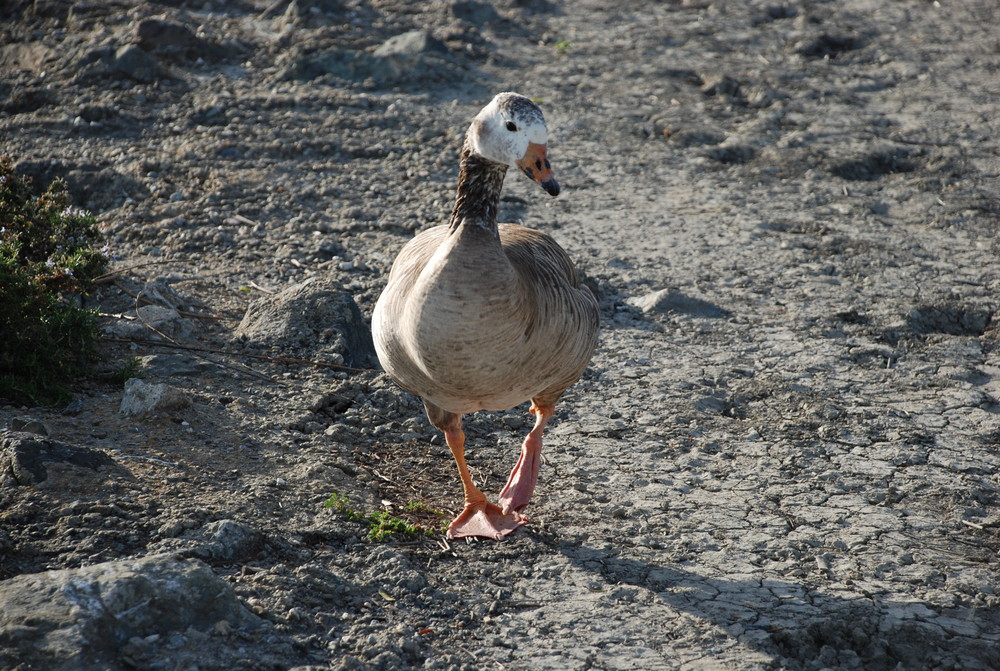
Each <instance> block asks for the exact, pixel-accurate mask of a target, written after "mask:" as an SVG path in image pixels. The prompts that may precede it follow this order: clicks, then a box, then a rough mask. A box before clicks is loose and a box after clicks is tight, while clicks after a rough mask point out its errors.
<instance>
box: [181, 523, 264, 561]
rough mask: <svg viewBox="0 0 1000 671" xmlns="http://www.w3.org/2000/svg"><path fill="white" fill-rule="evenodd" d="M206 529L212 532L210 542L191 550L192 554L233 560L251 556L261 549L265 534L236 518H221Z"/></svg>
mask: <svg viewBox="0 0 1000 671" xmlns="http://www.w3.org/2000/svg"><path fill="white" fill-rule="evenodd" d="M204 531H205V532H207V533H209V534H211V537H210V539H209V542H208V543H207V544H205V545H201V546H199V547H197V548H196V549H194V550H193V551H191V553H190V554H191V555H192V556H195V557H201V558H203V559H225V560H233V559H240V558H245V557H249V556H251V555H253V554H255V553H256V552H257V551H259V550H260V549H261V547H262V546H263V544H264V540H265V537H264V534H263V533H261V532H260V531H258V530H257V529H254V528H253V527H249V526H247V525H245V524H242V523H240V522H236V521H234V520H219V521H218V522H212V523H210V524H207V525H205V528H204Z"/></svg>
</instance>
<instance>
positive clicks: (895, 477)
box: [0, 0, 1000, 671]
mask: <svg viewBox="0 0 1000 671" xmlns="http://www.w3.org/2000/svg"><path fill="white" fill-rule="evenodd" d="M11 4H12V5H13V7H10V5H11ZM293 4H294V3H293ZM222 5H223V3H218V2H215V3H212V2H204V3H202V2H201V1H200V0H191V1H189V2H185V1H183V0H180V1H170V2H166V1H165V2H162V3H138V2H133V1H132V0H118V1H116V2H109V3H87V4H83V3H69V2H62V1H59V0H48V1H45V2H21V3H8V9H5V10H0V11H2V13H3V17H2V18H3V23H2V28H0V35H2V39H0V45H2V46H0V137H2V139H3V149H4V150H5V151H8V152H10V153H11V154H13V155H14V157H15V158H16V160H17V161H18V163H19V164H20V165H21V167H22V168H23V169H24V170H26V171H28V172H30V173H31V174H34V175H36V176H37V177H38V178H39V179H40V180H44V179H48V178H51V177H54V176H64V177H66V178H67V180H68V181H69V184H70V187H71V189H72V191H73V193H74V195H75V197H76V200H77V203H78V204H80V205H82V206H84V207H87V208H90V209H92V210H94V211H95V212H98V213H99V214H100V219H101V221H102V222H103V226H104V228H105V230H106V232H107V236H108V240H109V243H110V244H111V247H112V249H113V251H114V253H115V254H117V256H118V261H117V262H116V267H117V268H122V269H124V268H127V267H133V266H139V267H134V268H132V269H131V270H127V271H124V272H123V273H122V274H121V275H120V276H119V280H120V282H119V284H120V286H118V285H106V286H104V287H102V288H101V290H100V292H99V293H98V295H96V296H95V297H93V298H92V303H91V304H92V305H95V306H98V307H99V308H100V309H101V312H102V313H103V314H105V315H107V316H106V317H105V318H104V322H103V323H104V325H105V326H106V327H107V329H108V333H109V334H117V336H115V337H117V338H118V339H117V340H114V341H112V340H109V341H108V342H107V343H105V345H104V353H105V356H106V357H107V362H106V363H105V364H103V365H104V366H105V367H107V368H115V367H119V366H122V365H124V363H125V362H126V361H127V360H128V359H129V358H130V357H133V356H135V357H146V356H149V355H158V358H154V359H151V360H150V359H146V361H147V363H148V365H147V367H146V369H145V371H144V375H145V377H146V379H147V380H148V381H150V382H166V383H168V384H169V385H170V386H171V387H173V388H176V389H178V390H181V391H182V392H184V393H185V394H187V396H188V398H189V399H191V400H193V404H192V405H190V406H189V407H187V408H182V409H179V410H175V411H172V412H169V413H162V414H161V415H158V416H153V417H146V418H136V417H125V416H123V415H121V414H120V413H119V404H120V402H121V398H122V393H123V391H122V389H121V388H120V387H119V386H113V385H111V384H109V383H106V382H100V381H98V380H93V381H90V382H87V383H85V384H83V385H81V387H80V388H79V389H77V390H76V392H77V400H76V401H74V403H72V404H71V405H70V406H69V407H68V408H65V409H63V408H60V409H40V408H20V407H14V406H10V405H7V406H0V424H3V425H10V424H11V422H12V421H13V420H14V419H15V418H18V417H22V416H28V417H30V418H33V419H37V420H40V421H41V422H43V423H44V424H45V425H46V426H47V427H48V428H49V430H50V433H51V435H52V437H53V438H54V439H56V440H58V441H61V442H63V443H67V444H70V445H74V446H79V447H84V448H90V449H94V450H98V451H101V452H103V453H105V454H107V455H109V456H111V457H112V458H113V459H114V460H115V462H116V465H117V466H118V469H111V470H104V471H101V472H100V473H91V474H90V475H86V474H77V475H73V472H74V471H73V469H69V475H66V474H64V475H63V479H61V480H59V481H58V483H50V485H49V486H45V485H44V483H43V484H42V485H38V486H6V487H3V488H0V524H2V527H0V579H7V578H11V577H13V576H18V575H21V574H26V573H33V572H40V571H46V570H49V569H56V568H60V569H62V568H74V567H81V566H86V565H91V564H95V563H99V562H105V561H109V560H113V559H119V558H125V557H142V556H147V555H151V554H154V553H158V552H165V551H174V550H176V551H178V552H185V551H188V550H190V548H191V547H194V546H195V545H197V544H198V543H203V542H204V541H205V538H206V534H208V531H206V529H207V528H212V527H210V526H209V525H210V524H211V523H213V522H218V521H219V520H223V519H231V520H236V521H238V522H241V523H243V524H244V525H246V526H247V527H250V528H252V529H256V530H259V531H260V532H261V533H262V534H263V537H262V538H263V539H262V540H260V541H259V542H257V543H254V544H252V547H249V548H243V551H241V552H239V553H237V556H235V557H230V558H216V559H211V558H209V559H207V560H206V561H209V563H210V565H211V566H212V569H213V570H214V571H215V572H216V573H217V574H218V575H219V576H222V577H224V578H225V579H226V580H228V581H229V582H230V583H232V585H233V586H234V589H235V590H236V593H237V594H238V595H239V596H240V597H241V598H242V599H243V600H244V601H245V603H246V604H247V606H248V608H250V609H251V610H252V611H253V612H255V613H256V614H257V615H259V616H261V617H262V618H264V619H265V620H267V621H268V622H270V623H271V624H270V625H269V626H268V627H266V628H265V629H264V630H263V632H264V633H261V632H260V631H258V632H257V633H247V634H245V635H242V636H237V635H236V634H232V635H230V636H229V637H225V636H212V637H211V638H209V637H206V636H204V635H196V634H197V632H190V631H189V632H179V633H174V634H172V635H168V634H170V632H164V635H163V636H162V637H160V638H158V639H157V638H156V637H152V638H150V639H143V640H137V641H132V642H131V643H130V647H129V648H128V649H127V650H125V651H123V652H122V657H121V658H120V659H112V660H108V661H107V662H106V666H105V667H102V668H135V667H138V668H164V669H202V670H204V669H233V668H241V669H288V668H292V667H296V666H307V665H315V666H316V667H317V668H327V667H333V668H344V669H353V668H373V669H396V668H429V669H522V668H531V669H674V668H691V669H708V668H713V669H714V668H724V669H736V670H740V671H743V670H750V669H820V668H845V669H869V670H871V669H876V670H877V669H897V668H906V669H918V668H926V669H988V668H997V665H998V662H997V660H998V659H1000V575H998V573H997V567H998V560H1000V557H998V550H1000V539H998V535H997V534H998V528H1000V497H998V494H1000V483H998V481H997V473H998V467H1000V414H998V412H1000V403H998V400H997V399H998V397H1000V350H998V342H997V335H998V333H997V330H996V328H995V323H994V321H993V315H994V313H995V311H996V309H997V305H998V299H997V296H998V289H1000V261H998V255H997V253H998V224H1000V200H998V196H997V194H998V191H1000V182H998V173H1000V153H998V141H997V138H998V137H1000V124H998V122H997V101H998V100H1000V40H998V38H997V33H996V28H995V25H996V19H997V18H998V17H997V9H996V5H995V3H994V2H993V0H969V1H968V2H961V3H935V2H927V1H925V0H901V1H899V2H892V3H886V2H880V1H878V0H851V1H848V2H837V3H833V2H805V1H792V2H771V1H768V2H756V1H755V2H738V1H735V0H732V1H730V0H720V1H717V2H697V1H692V2H686V1H684V2H657V3H647V2H623V3H604V2H592V1H589V0H588V1H583V2H549V1H547V0H500V1H498V2H497V3H495V4H494V5H492V6H491V5H487V4H484V3H475V2H429V3H424V2H402V1H400V0H382V1H378V2H376V1H375V0H371V1H369V0H344V1H343V2H335V1H333V0H330V1H325V0H313V1H303V2H298V3H297V4H295V5H294V7H292V8H291V9H288V4H287V3H284V2H281V3H273V4H272V3H270V2H265V1H264V0H243V1H241V2H237V3H225V6H226V8H225V9H220V7H221V6H222ZM609 7H614V8H613V9H609ZM286 10H287V11H286ZM154 18H155V19H157V20H163V21H169V22H172V23H170V24H169V25H172V26H177V25H180V26H185V27H187V28H188V29H189V30H188V31H187V32H183V31H180V32H176V28H174V30H175V32H174V33H169V31H166V32H167V35H166V37H163V32H164V30H165V29H164V30H161V31H160V32H156V31H153V34H151V35H150V34H145V35H144V34H143V33H142V30H140V29H139V27H140V26H141V25H142V24H143V22H144V21H148V20H150V19H154ZM163 25H165V24H163V23H155V22H154V23H147V24H146V29H147V32H149V30H151V28H150V26H152V27H153V28H156V27H157V26H159V27H160V28H161V29H162V28H163ZM414 29H423V30H426V31H427V32H429V33H430V34H431V35H432V36H433V37H434V38H435V39H436V40H438V41H439V42H432V43H430V44H429V45H427V46H425V47H424V49H423V51H419V52H418V53H416V55H414V56H410V57H406V58H399V59H395V60H392V59H385V58H381V57H377V56H375V49H376V48H377V47H378V46H379V45H380V44H382V43H383V42H384V41H385V40H387V39H388V38H390V37H392V36H394V35H397V34H401V33H405V32H407V31H410V30H414ZM129 44H139V48H140V50H141V53H140V52H139V51H136V50H134V49H133V50H131V51H129V50H127V49H123V48H124V47H126V46H127V45H129ZM345 64H346V65H345ZM502 90H516V91H519V92H521V93H524V94H526V95H529V96H531V97H533V98H535V99H536V100H538V101H540V104H541V105H542V107H543V109H544V111H545V113H546V115H547V119H548V121H549V126H550V131H551V135H552V141H551V143H550V152H551V154H550V157H551V159H552V163H553V167H554V169H555V170H556V174H557V176H558V178H559V180H560V182H561V184H562V186H563V193H562V195H560V196H559V197H558V198H557V199H551V198H549V197H548V196H547V195H545V194H544V193H542V192H541V191H540V190H538V189H537V187H536V186H535V185H533V184H531V183H529V182H528V181H527V180H524V179H522V178H520V177H519V176H517V175H513V174H511V175H510V176H509V178H508V184H507V186H506V195H505V197H504V200H503V203H502V213H501V214H502V216H501V218H502V219H503V220H520V221H523V222H524V223H525V224H527V225H529V226H533V227H537V228H539V229H542V230H545V231H547V232H549V233H550V234H552V235H553V236H554V237H555V238H556V239H557V240H559V242H560V243H561V244H562V245H563V246H564V247H565V248H566V249H567V251H568V252H569V253H570V255H571V256H572V257H573V258H574V259H575V260H576V262H577V263H578V265H579V267H580V269H581V270H582V271H583V272H584V273H585V275H586V276H587V278H588V282H589V283H590V284H591V286H593V287H594V288H595V289H596V290H597V292H598V294H599V297H600V300H601V304H602V310H603V332H602V337H601V342H600V346H599V349H598V352H597V354H596V355H595V357H594V360H593V363H592V366H591V367H590V369H589V370H588V371H587V373H586V374H585V376H584V378H583V379H582V380H581V381H580V382H579V383H578V384H577V385H576V386H575V387H574V388H573V389H572V390H571V392H570V393H569V394H568V395H567V397H566V398H565V400H564V401H563V402H562V404H561V406H560V407H559V409H558V411H557V414H556V419H555V420H554V422H553V425H552V427H551V430H550V431H549V433H548V436H547V440H546V455H547V459H548V462H547V464H546V465H545V466H544V467H543V470H542V474H541V481H540V484H539V488H538V491H537V493H536V497H535V500H534V501H533V503H532V505H531V507H530V509H529V513H530V516H531V517H532V519H533V524H532V525H530V526H529V527H526V528H524V529H522V530H519V531H518V532H517V533H515V534H514V535H513V536H512V537H510V538H509V539H507V540H505V541H504V542H502V543H495V542H476V541H470V542H464V541H463V542H461V543H455V542H453V543H451V544H450V545H449V544H446V543H444V542H443V540H442V538H441V536H440V534H438V535H437V536H433V537H400V536H396V537H392V538H390V539H388V540H387V541H385V542H382V543H373V542H370V541H368V540H367V539H366V538H365V535H366V533H367V526H366V525H365V524H363V523H361V522H357V521H352V520H350V519H348V518H347V516H345V515H344V514H342V513H338V512H336V511H333V510H330V509H327V508H325V507H324V506H323V502H324V501H325V500H326V499H327V498H328V497H329V496H330V495H331V494H333V493H338V494H341V495H343V496H347V497H348V498H349V499H350V500H351V505H352V506H353V507H354V508H355V509H356V510H358V511H361V512H373V511H377V510H386V509H387V510H389V511H390V512H392V513H393V514H396V515H400V516H403V517H407V516H408V517H407V518H408V519H416V520H417V521H422V522H423V523H426V524H429V525H431V526H434V525H436V524H439V523H440V519H442V518H441V516H435V515H434V514H433V513H424V518H423V519H417V518H418V517H419V516H418V515H416V514H415V513H413V512H412V511H408V510H407V509H406V506H407V505H408V504H411V507H412V504H423V505H424V506H426V507H427V508H430V509H434V510H441V511H445V513H447V514H451V513H453V512H454V511H455V510H456V507H457V506H458V505H459V503H460V493H461V492H460V487H459V481H458V479H457V477H456V475H455V472H454V466H453V464H452V462H451V460H450V457H449V454H448V451H447V449H446V448H445V447H444V446H443V444H442V442H441V440H440V438H438V437H436V436H435V432H434V431H433V429H432V428H431V427H429V426H428V424H427V422H426V420H425V419H424V417H423V415H422V412H421V408H420V404H419V402H418V401H417V400H416V399H415V398H413V397H410V396H408V395H406V394H404V393H403V392H401V391H399V390H398V389H397V388H395V387H394V385H393V384H392V383H391V382H390V381H389V380H387V379H386V377H385V376H384V375H382V374H381V373H380V372H378V371H377V370H372V369H371V368H374V366H375V364H374V363H373V362H371V361H364V360H363V357H361V356H360V355H359V356H358V359H359V361H357V362H354V363H355V368H360V369H365V370H341V369H337V368H335V367H329V366H316V365H312V364H309V363H304V362H302V361H297V360H291V359H307V360H312V361H320V362H323V363H327V364H329V363H341V362H343V360H337V359H336V355H335V354H330V350H329V348H328V347H326V344H327V343H326V342H325V341H324V342H319V341H320V340H323V337H326V336H322V337H317V338H302V339H299V340H297V341H294V342H293V341H289V342H286V343H281V342H278V343H268V345H267V346H262V345H260V344H259V343H257V344H255V343H254V342H253V341H252V340H253V339H252V338H249V339H248V338H239V337H236V336H234V333H235V332H236V329H237V327H238V325H239V323H240V321H241V319H242V318H243V316H244V313H245V312H246V310H247V306H248V304H249V303H250V301H252V300H258V299H264V298H267V297H268V296H269V295H270V294H269V293H268V292H273V291H279V290H281V289H283V288H286V287H288V286H290V285H292V284H296V283H299V282H302V281H303V280H305V279H307V278H309V277H317V278H325V279H332V280H335V281H337V282H339V283H340V284H341V285H342V286H343V287H344V288H345V289H346V290H347V291H348V292H349V293H350V294H351V295H352V296H353V298H354V300H355V301H356V302H357V305H358V306H359V307H360V310H361V313H362V315H363V316H364V318H365V319H367V318H368V317H370V314H371V310H372V307H373V305H374V302H375V299H376V298H377V296H378V294H379V291H380V289H381V287H382V286H383V284H384V281H385V277H386V274H387V271H388V268H389V265H390V264H391V261H392V258H393V256H394V254H395V252H396V251H397V250H398V249H399V248H400V247H401V246H402V245H403V243H404V242H405V241H406V240H408V239H409V238H410V237H411V236H412V235H413V234H414V232H415V231H417V230H420V229H422V228H424V227H427V226H431V225H435V224H438V223H441V222H442V221H443V220H444V219H445V218H446V217H447V214H448V211H449V207H450V199H451V197H452V194H453V189H454V182H455V179H456V174H457V153H458V147H459V144H460V140H461V136H462V134H463V132H464V130H465V127H466V124H467V122H468V120H469V119H470V118H471V117H472V116H473V115H474V114H475V113H476V111H478V109H479V108H480V107H481V106H482V105H483V104H484V103H485V102H486V101H488V100H489V99H490V98H491V97H492V95H493V94H494V93H496V92H498V91H502ZM140 264H149V265H140ZM158 278H160V279H162V280H163V282H166V283H168V284H169V285H170V288H171V289H172V290H173V291H174V292H175V296H177V297H180V298H179V299H180V300H182V302H183V304H184V306H185V307H186V308H187V311H188V312H190V313H196V314H198V315H201V316H199V317H185V318H183V319H181V320H178V321H175V322H174V323H173V326H174V327H177V328H176V330H175V331H173V332H172V333H169V334H167V335H170V336H171V338H172V342H166V341H164V340H163V339H162V338H161V337H160V336H158V335H157V334H155V333H152V332H150V331H148V329H145V327H144V326H143V325H142V322H137V321H135V320H133V321H130V320H129V317H133V316H134V314H135V312H134V307H135V299H134V298H132V297H131V296H129V295H128V294H126V293H125V290H126V289H128V290H130V291H132V293H136V290H137V289H138V288H141V287H142V286H143V283H145V282H147V281H151V280H155V279H158ZM163 282H161V286H162V284H163ZM208 315H210V316H211V318H209V317H208ZM135 326H138V330H136V329H135V328H132V327H135ZM129 329H131V330H129ZM319 333H320V334H321V335H322V334H323V332H322V331H319ZM326 335H329V334H326ZM122 340H131V341H133V342H122ZM157 343H158V344H157ZM179 345H183V346H186V347H189V348H191V347H197V348H199V350H198V351H194V350H191V349H187V350H185V349H180V348H179V347H178V346H179ZM223 352H227V353H223ZM250 354H258V355H261V356H264V355H266V356H269V357H271V358H251V357H250V356H248V355H250ZM348 354H350V353H348ZM167 355H170V356H167ZM275 357H286V359H285V360H278V359H276V358H275ZM348 358H349V357H348ZM528 417H529V416H528V414H527V409H526V406H525V407H521V408H516V409H514V410H512V411H510V412H506V413H479V414H478V415H476V416H472V417H469V418H468V420H467V427H468V433H469V437H470V441H469V458H470V465H471V466H472V468H473V470H474V474H475V476H476V477H477V478H478V479H479V481H480V482H482V483H484V484H483V486H484V488H485V489H486V490H487V491H488V492H493V493H494V494H495V492H496V491H497V490H498V489H499V487H500V485H501V484H502V482H503V480H504V479H505V478H506V475H507V473H508V471H509V469H510V467H511V466H512V464H513V463H514V460H515V458H516V452H517V449H518V445H519V442H520V440H521V438H522V436H523V434H524V433H525V432H526V431H527V428H528V426H529V422H528ZM78 470H79V469H78ZM84 470H86V469H84ZM203 556H204V555H203ZM129 665H132V666H129Z"/></svg>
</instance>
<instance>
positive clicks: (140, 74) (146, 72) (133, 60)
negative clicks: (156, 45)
mask: <svg viewBox="0 0 1000 671" xmlns="http://www.w3.org/2000/svg"><path fill="white" fill-rule="evenodd" d="M112 67H113V69H114V70H115V71H116V72H120V73H121V74H123V75H125V76H126V77H128V78H130V79H134V80H135V81H137V82H140V83H142V84H151V83H153V82H155V81H156V80H157V79H160V78H161V77H163V76H164V75H165V74H166V71H165V70H164V69H163V68H162V67H160V64H159V63H158V62H157V60H156V59H155V58H153V57H152V56H150V55H149V54H148V53H146V52H145V51H143V50H142V49H140V48H139V47H137V46H136V45H134V44H127V45H125V46H123V47H121V48H119V49H118V50H117V51H115V57H114V61H113V66H112Z"/></svg>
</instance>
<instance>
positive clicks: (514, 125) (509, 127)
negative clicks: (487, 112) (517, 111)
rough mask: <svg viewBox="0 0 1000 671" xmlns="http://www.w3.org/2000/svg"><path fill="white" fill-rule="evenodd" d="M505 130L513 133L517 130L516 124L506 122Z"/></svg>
mask: <svg viewBox="0 0 1000 671" xmlns="http://www.w3.org/2000/svg"><path fill="white" fill-rule="evenodd" d="M507 130H509V131H515V130H517V124H516V123H514V122H513V121H508V122H507Z"/></svg>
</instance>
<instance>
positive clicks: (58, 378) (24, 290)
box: [0, 156, 108, 405]
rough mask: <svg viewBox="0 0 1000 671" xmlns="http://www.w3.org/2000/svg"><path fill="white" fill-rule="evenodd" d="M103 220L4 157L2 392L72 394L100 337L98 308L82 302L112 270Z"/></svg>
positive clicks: (58, 186) (0, 212)
mask: <svg viewBox="0 0 1000 671" xmlns="http://www.w3.org/2000/svg"><path fill="white" fill-rule="evenodd" d="M100 245H101V240H100V234H99V233H98V230H97V220H96V219H95V218H94V217H93V215H91V214H90V213H89V212H86V211H84V210H80V209H76V208H73V207H71V206H70V201H69V194H68V193H67V192H66V187H65V185H64V184H63V182H62V181H61V180H56V181H54V182H53V183H52V184H50V185H49V187H48V188H47V189H46V190H45V191H44V192H43V193H42V194H41V195H39V196H35V195H34V194H33V192H32V189H31V185H30V180H28V179H27V178H25V177H23V176H21V175H19V174H18V173H17V172H16V171H15V170H14V162H13V160H12V159H11V158H10V157H9V156H0V397H2V398H5V399H8V400H10V401H14V402H16V403H30V404H35V405H55V404H58V403H63V402H66V401H68V400H69V398H70V393H69V390H68V389H67V388H66V384H67V383H68V382H69V381H70V380H72V379H73V378H74V377H76V376H77V375H79V374H80V373H81V372H82V371H83V370H84V368H85V364H86V363H87V362H88V361H89V360H90V358H91V356H92V354H93V348H94V344H95V343H96V341H97V313H96V311H95V310H87V309H84V308H82V307H80V306H79V296H80V295H82V294H85V293H86V292H87V291H88V290H89V289H90V288H91V286H92V284H93V281H94V279H96V278H97V277H98V276H99V275H101V274H102V273H103V272H105V271H106V270H107V267H108V257H107V254H106V249H101V248H99V246H100Z"/></svg>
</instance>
